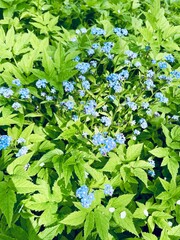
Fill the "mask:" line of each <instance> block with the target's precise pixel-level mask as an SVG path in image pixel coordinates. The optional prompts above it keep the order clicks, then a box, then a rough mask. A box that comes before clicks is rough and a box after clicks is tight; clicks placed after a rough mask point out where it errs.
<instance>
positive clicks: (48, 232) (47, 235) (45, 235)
mask: <svg viewBox="0 0 180 240" xmlns="http://www.w3.org/2000/svg"><path fill="white" fill-rule="evenodd" d="M58 228H59V225H56V226H53V227H49V228H46V229H45V230H44V231H43V232H40V233H39V234H38V236H39V237H40V238H41V239H46V240H52V239H54V237H56V236H57V235H58Z"/></svg>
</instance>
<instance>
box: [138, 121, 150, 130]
mask: <svg viewBox="0 0 180 240" xmlns="http://www.w3.org/2000/svg"><path fill="white" fill-rule="evenodd" d="M139 123H140V126H141V127H142V128H143V129H145V128H147V127H148V124H147V122H146V120H145V119H144V118H141V119H140V120H139Z"/></svg>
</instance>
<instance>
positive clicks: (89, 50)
mask: <svg viewBox="0 0 180 240" xmlns="http://www.w3.org/2000/svg"><path fill="white" fill-rule="evenodd" d="M94 53H95V51H94V49H92V48H90V49H88V50H87V54H88V55H89V56H92V55H93V54H94Z"/></svg>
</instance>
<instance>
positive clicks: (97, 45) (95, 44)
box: [92, 43, 100, 49]
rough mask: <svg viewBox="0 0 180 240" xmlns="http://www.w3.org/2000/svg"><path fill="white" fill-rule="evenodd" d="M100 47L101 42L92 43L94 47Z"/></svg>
mask: <svg viewBox="0 0 180 240" xmlns="http://www.w3.org/2000/svg"><path fill="white" fill-rule="evenodd" d="M99 47H100V44H99V43H93V44H92V48H94V49H98V48H99Z"/></svg>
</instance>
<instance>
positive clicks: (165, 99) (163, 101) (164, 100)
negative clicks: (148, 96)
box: [155, 92, 168, 103]
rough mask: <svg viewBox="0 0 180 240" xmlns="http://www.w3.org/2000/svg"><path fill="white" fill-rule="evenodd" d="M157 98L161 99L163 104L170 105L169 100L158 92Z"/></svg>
mask: <svg viewBox="0 0 180 240" xmlns="http://www.w3.org/2000/svg"><path fill="white" fill-rule="evenodd" d="M155 98H157V99H159V101H160V102H162V103H168V98H166V97H165V96H164V95H163V94H162V93H161V92H157V93H156V94H155Z"/></svg>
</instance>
